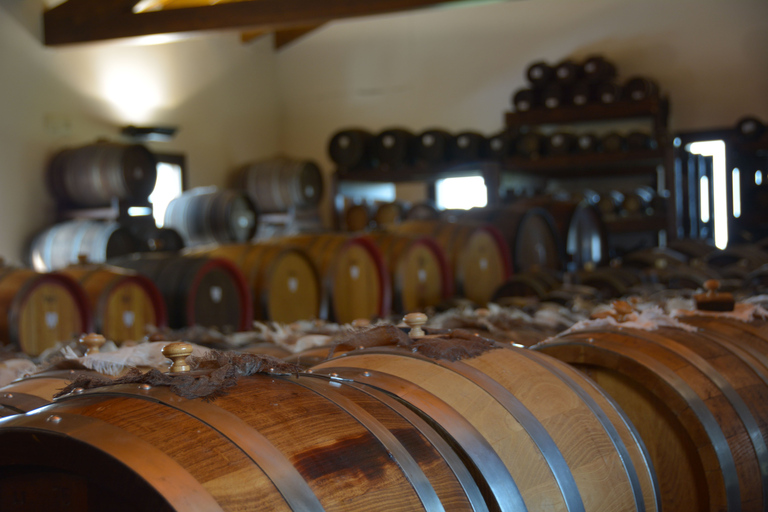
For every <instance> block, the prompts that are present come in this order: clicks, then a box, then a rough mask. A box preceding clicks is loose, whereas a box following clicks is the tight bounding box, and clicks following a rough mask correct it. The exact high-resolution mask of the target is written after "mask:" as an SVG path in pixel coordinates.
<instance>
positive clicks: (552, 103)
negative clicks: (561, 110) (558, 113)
mask: <svg viewBox="0 0 768 512" xmlns="http://www.w3.org/2000/svg"><path fill="white" fill-rule="evenodd" d="M559 103H560V102H559V101H557V98H547V101H545V102H544V104H545V105H546V106H547V107H548V108H555V107H557V105H558V104H559Z"/></svg>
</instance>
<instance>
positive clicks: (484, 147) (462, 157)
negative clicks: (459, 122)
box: [453, 131, 488, 162]
mask: <svg viewBox="0 0 768 512" xmlns="http://www.w3.org/2000/svg"><path fill="white" fill-rule="evenodd" d="M486 156H488V139H487V138H486V137H485V135H483V134H482V133H477V132H472V131H465V132H461V133H457V134H456V138H455V139H454V145H453V158H454V159H455V160H457V161H461V162H467V161H472V160H479V159H482V158H485V157H486Z"/></svg>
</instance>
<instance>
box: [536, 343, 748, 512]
mask: <svg viewBox="0 0 768 512" xmlns="http://www.w3.org/2000/svg"><path fill="white" fill-rule="evenodd" d="M606 333H607V334H613V335H617V334H618V335H623V334H626V332H625V331H622V332H615V331H605V332H602V331H594V332H579V333H578V336H583V337H586V338H588V337H589V336H590V334H592V335H594V334H606ZM588 340H591V341H585V342H581V341H579V340H572V341H570V342H569V341H560V340H557V341H555V342H552V343H547V346H557V345H572V344H575V345H584V346H592V347H594V346H596V345H597V343H596V342H597V340H594V339H592V338H588ZM601 341H602V340H601ZM598 343H599V344H600V346H601V347H603V349H604V350H607V351H612V352H618V353H620V354H624V355H626V356H627V357H630V358H632V359H634V360H635V361H637V362H638V363H640V364H641V365H643V366H645V367H646V368H649V369H651V370H652V371H653V372H655V373H656V374H657V375H658V376H659V377H660V378H661V379H662V380H663V381H664V382H665V383H666V384H667V385H668V386H670V387H671V388H673V389H674V390H675V391H676V392H677V394H678V395H680V396H681V397H682V398H683V400H684V401H685V402H686V403H687V404H688V406H689V407H690V409H691V411H692V412H693V413H694V415H695V416H696V418H697V419H698V420H699V422H700V423H701V426H702V427H703V428H704V431H705V432H706V433H707V436H709V439H710V441H711V442H712V447H713V448H714V450H715V455H716V456H717V460H718V462H719V463H720V472H721V474H722V477H723V484H724V486H725V493H726V501H727V503H728V510H729V512H740V511H741V497H740V490H739V479H738V476H737V474H736V462H735V461H734V459H733V454H732V453H731V448H730V446H729V445H728V440H727V439H726V438H725V435H724V434H723V431H722V429H721V428H720V424H719V423H718V422H717V419H715V416H714V415H713V414H712V412H711V411H710V410H709V408H708V407H707V405H706V404H705V403H704V401H703V400H702V399H701V398H700V397H699V395H698V394H696V391H694V389H693V388H691V387H690V386H689V385H688V383H687V382H686V381H685V380H683V379H682V378H681V377H680V376H679V375H677V374H676V373H675V372H674V371H672V370H670V369H669V368H668V367H666V366H664V365H663V364H661V363H659V362H658V361H657V360H656V359H654V358H653V357H651V356H649V355H647V354H645V353H643V352H641V351H639V350H637V349H632V348H629V347H625V346H622V345H620V344H616V343H610V345H616V346H617V347H618V349H613V350H612V349H611V347H605V346H604V345H603V343H602V342H598Z"/></svg>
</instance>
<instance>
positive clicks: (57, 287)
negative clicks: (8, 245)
mask: <svg viewBox="0 0 768 512" xmlns="http://www.w3.org/2000/svg"><path fill="white" fill-rule="evenodd" d="M90 325H91V319H90V314H89V312H88V302H87V298H86V296H85V293H84V292H83V290H82V288H80V286H79V285H78V284H77V283H76V282H75V281H73V280H72V279H71V278H69V277H67V276H65V275H61V274H55V273H45V274H44V273H38V272H35V271H33V270H30V269H24V268H11V267H0V342H4V343H13V344H17V345H18V346H19V348H20V349H21V350H22V351H23V352H24V353H25V354H27V355H30V356H38V355H40V354H41V353H42V352H43V351H44V350H46V349H48V348H51V347H53V346H55V345H56V343H58V342H66V341H69V340H71V339H72V338H73V337H75V336H79V335H80V334H81V333H83V332H85V331H87V330H89V329H90Z"/></svg>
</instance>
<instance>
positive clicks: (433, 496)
mask: <svg viewBox="0 0 768 512" xmlns="http://www.w3.org/2000/svg"><path fill="white" fill-rule="evenodd" d="M281 379H282V380H288V381H290V382H293V383H295V384H298V385H300V386H303V387H305V388H307V389H309V390H311V391H312V392H314V393H317V394H318V395H320V396H322V397H323V398H325V399H326V400H328V401H330V402H331V403H333V404H334V405H336V406H337V407H339V408H340V409H342V410H343V411H344V412H346V413H348V414H349V415H350V416H352V417H353V418H354V419H355V420H356V421H357V422H358V423H360V424H361V425H362V426H363V427H365V428H366V429H367V430H368V431H369V432H370V433H371V434H372V435H373V436H374V437H375V438H376V439H377V440H378V441H379V443H381V445H382V446H383V447H384V448H385V449H386V450H387V453H389V454H391V457H392V458H393V459H394V461H395V462H396V463H397V465H398V466H399V467H400V469H401V470H402V471H403V474H404V475H405V477H406V478H407V479H408V481H409V482H410V484H411V486H412V487H413V490H414V491H416V494H417V496H418V497H419V500H420V501H421V503H422V505H424V508H425V510H428V511H433V510H434V511H436V512H445V508H444V507H443V504H442V502H441V501H440V498H439V497H438V496H437V493H436V492H435V489H434V488H433V487H432V483H431V482H430V481H429V479H428V478H427V476H426V475H425V474H424V472H423V471H422V470H421V467H420V466H419V464H418V463H417V462H416V461H415V460H414V459H413V457H412V456H411V454H410V453H409V452H408V450H407V449H406V448H405V447H404V446H403V445H402V444H401V443H400V441H398V439H397V438H396V437H395V436H394V435H393V434H392V432H390V431H389V430H388V429H387V428H385V427H384V426H383V425H382V424H381V423H380V422H379V421H378V420H377V419H376V418H375V417H373V415H371V414H370V413H369V412H368V411H366V410H365V409H363V408H362V407H360V406H359V405H357V404H355V403H354V402H353V401H352V400H350V399H349V398H347V397H345V396H343V395H341V394H340V393H337V392H336V391H334V390H332V389H330V387H328V386H327V385H325V384H323V383H321V381H320V380H318V379H317V378H312V376H307V377H305V378H301V377H298V376H297V377H281Z"/></svg>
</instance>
